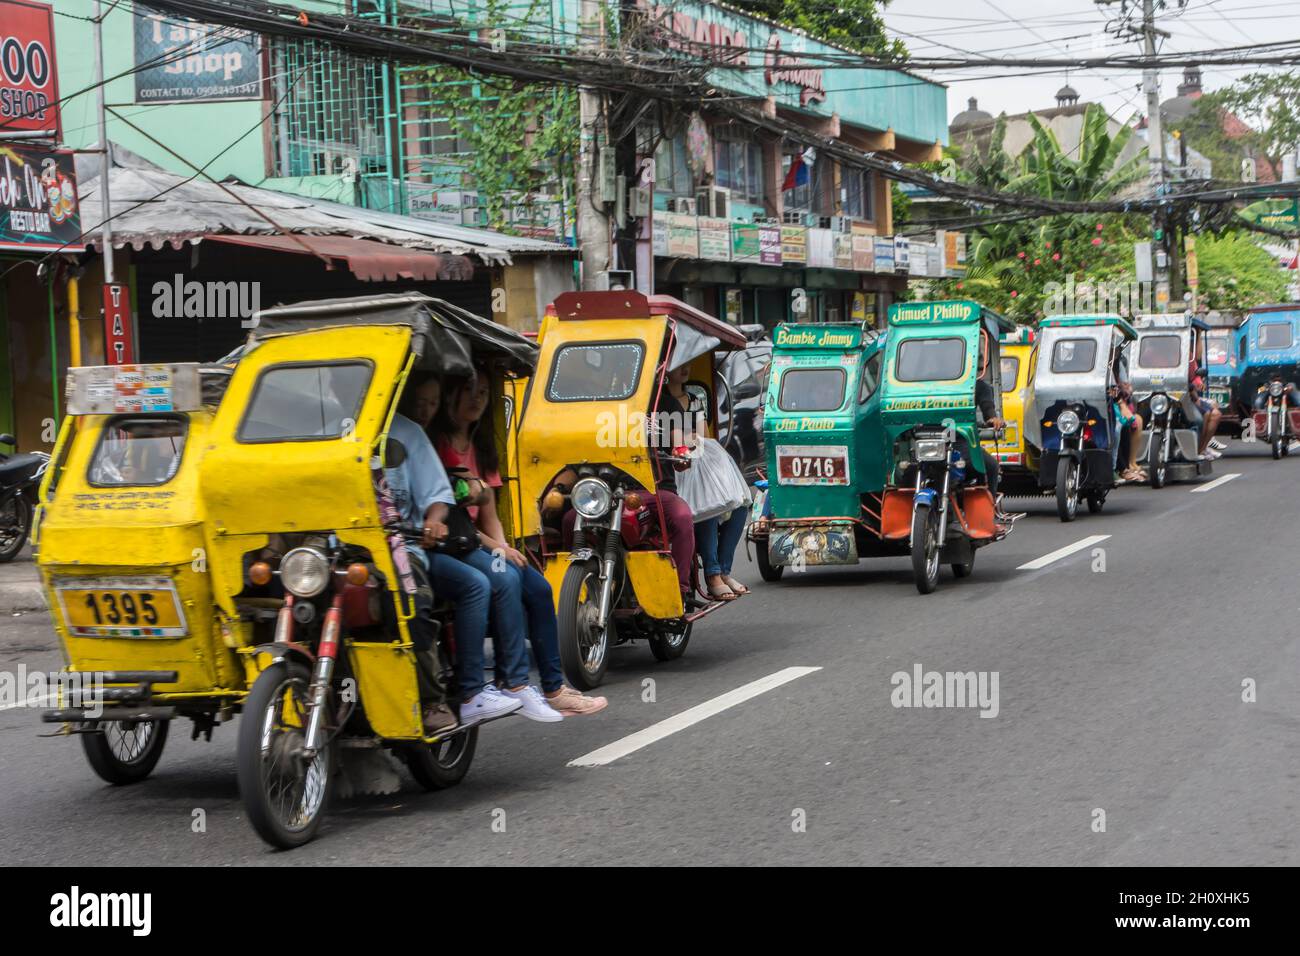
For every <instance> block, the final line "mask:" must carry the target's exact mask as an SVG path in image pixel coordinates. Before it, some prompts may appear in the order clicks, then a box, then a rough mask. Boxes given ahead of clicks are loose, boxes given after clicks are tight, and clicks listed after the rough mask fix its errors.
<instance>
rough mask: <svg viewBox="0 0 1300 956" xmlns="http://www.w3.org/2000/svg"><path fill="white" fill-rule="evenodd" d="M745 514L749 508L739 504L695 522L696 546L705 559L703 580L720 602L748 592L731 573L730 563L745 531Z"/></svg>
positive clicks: (746, 514) (703, 559) (746, 515)
mask: <svg viewBox="0 0 1300 956" xmlns="http://www.w3.org/2000/svg"><path fill="white" fill-rule="evenodd" d="M748 513H749V508H748V507H746V506H745V505H741V506H740V507H739V508H737V509H736V510H735V511H733V512H732V513H731V514H729V515H724V516H721V517H717V518H709V519H708V520H707V521H697V522H696V523H695V549H696V550H697V551H699V553H700V560H701V561H703V562H704V580H705V581H707V582H708V585H709V594H710V596H712V597H715V598H717V599H719V600H722V601H730V600H733V599H734V598H735V596H736V595H737V594H747V593H749V588H747V587H745V585H743V584H741V583H740V582H739V581H737V580H736V579H735V578H733V577H732V576H731V562H732V560H733V559H734V558H735V556H736V548H737V547H739V545H740V539H741V537H743V536H744V534H745V519H746V517H748ZM715 582H716V583H715ZM719 585H721V586H719Z"/></svg>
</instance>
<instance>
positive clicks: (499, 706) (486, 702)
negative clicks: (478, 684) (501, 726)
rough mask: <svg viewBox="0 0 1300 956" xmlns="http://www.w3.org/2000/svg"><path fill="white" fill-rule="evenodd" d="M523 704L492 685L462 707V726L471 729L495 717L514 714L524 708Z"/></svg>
mask: <svg viewBox="0 0 1300 956" xmlns="http://www.w3.org/2000/svg"><path fill="white" fill-rule="evenodd" d="M523 706H524V705H523V703H522V702H521V701H519V700H517V699H515V698H514V697H507V696H505V695H504V694H502V693H501V691H499V690H497V689H496V688H495V687H493V686H492V685H491V684H488V685H487V686H486V687H484V688H483V689H482V690H481V691H479V692H478V693H477V694H475V695H474V696H473V697H471V698H470V699H469V700H467V701H465V703H463V704H461V705H460V722H461V726H463V727H469V726H470V725H472V724H480V723H482V722H483V721H485V720H492V719H493V718H495V717H504V716H505V715H506V714H513V713H514V712H515V711H517V710H519V709H521V708H522V707H523Z"/></svg>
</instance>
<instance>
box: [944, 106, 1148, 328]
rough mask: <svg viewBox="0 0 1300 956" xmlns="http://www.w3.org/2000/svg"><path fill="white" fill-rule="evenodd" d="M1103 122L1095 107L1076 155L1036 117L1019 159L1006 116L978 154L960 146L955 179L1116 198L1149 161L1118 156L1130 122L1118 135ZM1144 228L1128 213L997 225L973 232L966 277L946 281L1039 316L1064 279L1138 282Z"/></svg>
mask: <svg viewBox="0 0 1300 956" xmlns="http://www.w3.org/2000/svg"><path fill="white" fill-rule="evenodd" d="M1106 120H1107V117H1106V112H1105V111H1104V110H1103V109H1102V108H1101V107H1100V106H1098V105H1096V104H1090V105H1089V106H1088V109H1087V111H1086V112H1085V114H1084V120H1083V131H1082V134H1081V141H1080V145H1079V149H1078V150H1077V155H1076V154H1074V153H1071V152H1067V151H1065V150H1063V149H1062V148H1061V144H1060V142H1059V141H1058V140H1057V138H1056V136H1055V135H1054V134H1053V133H1052V131H1051V130H1049V129H1047V128H1046V127H1044V126H1043V125H1042V124H1041V123H1040V122H1039V121H1038V118H1037V117H1036V116H1030V118H1029V123H1030V125H1031V126H1032V128H1033V131H1034V138H1033V140H1032V141H1031V142H1030V144H1029V145H1028V146H1027V147H1026V148H1025V151H1024V152H1023V153H1021V154H1020V156H1018V157H1016V158H1015V159H1014V160H1013V159H1012V158H1011V157H1009V156H1007V155H1006V153H1005V151H1004V149H1003V142H1004V138H1005V135H1006V117H1005V116H999V117H998V118H997V120H996V121H995V122H994V125H993V129H992V130H991V131H990V134H989V144H988V148H987V150H985V151H983V152H981V151H980V150H979V149H978V148H975V146H974V143H973V142H972V143H971V144H970V145H969V146H968V147H967V148H966V149H964V150H963V151H962V152H961V155H960V157H959V163H958V167H957V178H958V181H960V182H966V183H970V184H973V185H977V186H980V187H981V188H983V189H989V190H994V191H997V192H1009V193H1019V194H1022V195H1033V196H1042V197H1045V198H1050V199H1059V200H1069V201H1079V202H1086V201H1089V200H1095V199H1109V198H1112V197H1114V196H1115V195H1116V194H1118V193H1120V192H1121V191H1123V190H1124V189H1125V188H1127V187H1129V186H1131V185H1132V184H1133V183H1135V182H1137V181H1139V180H1140V179H1141V178H1142V176H1143V175H1144V174H1145V166H1144V163H1143V159H1142V156H1141V155H1136V156H1134V157H1132V158H1130V159H1128V160H1126V161H1124V162H1120V157H1121V156H1122V155H1123V153H1124V150H1125V148H1126V147H1127V146H1128V143H1129V140H1130V139H1131V137H1132V135H1133V131H1132V130H1131V129H1129V128H1128V127H1124V128H1122V129H1120V130H1118V131H1117V132H1116V133H1115V134H1114V135H1113V136H1112V135H1111V134H1110V132H1109V130H1108V129H1107V122H1106ZM1147 228H1148V227H1147V224H1146V221H1145V220H1144V219H1143V218H1142V217H1137V216H1123V215H1105V216H1095V215H1094V216H1076V215H1070V216H1052V217H1048V218H1041V219H1033V220H1028V221H1022V222H1004V223H990V224H989V225H987V226H980V227H977V228H976V229H974V230H973V232H972V233H971V235H970V238H969V240H968V242H969V247H968V249H969V251H968V254H967V258H968V261H969V262H970V269H969V271H968V273H967V275H966V277H965V278H963V279H948V280H945V281H944V285H945V287H946V291H947V292H948V293H949V294H953V295H958V296H960V295H968V296H972V297H974V298H976V299H979V301H980V302H982V303H984V304H985V305H988V306H990V307H991V308H993V309H996V310H998V311H1000V312H1002V313H1004V314H1006V315H1008V316H1011V317H1014V318H1018V319H1020V320H1022V321H1032V320H1034V319H1036V318H1038V317H1039V316H1041V315H1042V314H1043V312H1044V305H1045V299H1046V298H1047V297H1048V296H1049V295H1050V294H1051V289H1052V287H1053V286H1054V285H1064V284H1065V283H1066V280H1067V279H1073V282H1074V283H1075V285H1076V286H1078V285H1081V284H1082V285H1084V286H1085V287H1086V286H1087V284H1089V283H1092V284H1096V283H1100V282H1108V283H1109V282H1125V283H1127V282H1129V281H1132V278H1133V276H1132V273H1133V242H1134V241H1135V240H1138V239H1140V238H1143V237H1144V236H1145V234H1146V230H1147Z"/></svg>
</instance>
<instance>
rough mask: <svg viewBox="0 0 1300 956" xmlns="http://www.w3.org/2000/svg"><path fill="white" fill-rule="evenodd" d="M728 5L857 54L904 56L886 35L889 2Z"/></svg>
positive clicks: (749, 1) (745, 0) (750, 0)
mask: <svg viewBox="0 0 1300 956" xmlns="http://www.w3.org/2000/svg"><path fill="white" fill-rule="evenodd" d="M731 5H732V6H734V7H736V8H737V9H740V10H744V11H745V12H746V13H752V14H754V15H755V16H760V17H766V18H767V19H769V20H775V21H777V22H778V23H784V24H786V25H787V26H791V27H795V28H797V29H800V30H804V31H806V32H807V34H808V35H809V36H811V37H816V38H817V39H818V40H824V41H826V42H827V43H834V44H837V45H838V46H843V47H848V48H849V49H850V50H857V51H858V52H860V53H869V54H872V55H874V56H889V57H896V58H900V59H901V58H903V57H906V56H907V48H906V47H905V46H904V45H903V42H902V41H901V40H891V39H890V38H889V37H888V36H886V35H885V21H884V19H883V18H882V17H881V16H880V11H881V10H883V9H884V8H885V7H886V6H888V5H889V0H732V2H731Z"/></svg>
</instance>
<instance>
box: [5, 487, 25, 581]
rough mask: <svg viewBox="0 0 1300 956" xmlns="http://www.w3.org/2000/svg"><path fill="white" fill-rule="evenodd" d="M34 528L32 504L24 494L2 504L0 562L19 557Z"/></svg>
mask: <svg viewBox="0 0 1300 956" xmlns="http://www.w3.org/2000/svg"><path fill="white" fill-rule="evenodd" d="M31 529H32V506H31V505H30V504H29V503H28V502H27V499H25V498H24V497H23V496H22V495H14V496H13V497H12V498H10V499H9V500H8V501H6V502H5V503H4V504H2V505H0V564H4V563H6V562H8V561H12V560H13V559H14V558H16V557H18V552H19V551H21V550H22V549H23V545H24V544H26V543H27V533H28V532H29V531H31Z"/></svg>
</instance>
